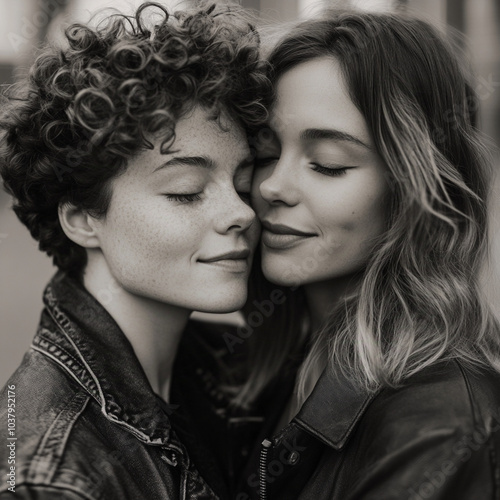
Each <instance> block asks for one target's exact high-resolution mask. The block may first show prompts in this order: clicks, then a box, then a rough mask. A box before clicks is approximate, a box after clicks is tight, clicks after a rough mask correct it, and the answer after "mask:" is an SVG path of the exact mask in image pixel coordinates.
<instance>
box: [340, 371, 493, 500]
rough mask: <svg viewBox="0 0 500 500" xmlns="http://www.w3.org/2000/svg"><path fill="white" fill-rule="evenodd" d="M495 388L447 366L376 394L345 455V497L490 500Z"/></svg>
mask: <svg viewBox="0 0 500 500" xmlns="http://www.w3.org/2000/svg"><path fill="white" fill-rule="evenodd" d="M499 387H500V377H499V376H498V374H495V373H494V372H491V371H489V370H474V371H473V370H470V369H468V368H466V367H464V366H463V365H461V364H460V363H457V362H456V361H453V362H447V363H440V364H439V365H436V366H434V367H430V368H427V369H425V370H423V371H422V372H421V373H418V374H417V375H415V376H413V377H411V378H410V379H408V380H407V383H406V384H405V385H404V386H402V387H399V388H397V389H388V388H386V389H383V390H382V391H380V392H379V393H378V394H377V395H376V396H375V397H374V399H373V400H372V402H371V403H370V404H369V406H368V407H367V409H366V411H365V413H364V415H363V416H362V417H361V419H360V420H359V422H358V425H357V428H356V430H355V432H354V433H353V434H352V436H351V440H350V442H349V444H348V445H347V448H346V453H347V456H346V463H349V464H350V467H348V468H347V469H346V470H349V471H350V472H349V474H352V475H353V477H351V481H352V484H356V487H355V488H354V490H355V491H354V493H353V496H352V498H363V499H365V498H366V499H372V498H373V499H375V498H388V499H389V498H391V499H392V498H403V496H402V495H403V493H404V494H405V495H406V496H407V497H408V498H419V496H418V495H420V494H421V495H424V493H420V492H421V491H431V490H432V492H433V495H434V496H432V498H436V499H438V498H439V499H445V498H456V499H457V500H458V499H462V498H463V499H465V498H467V499H468V498H492V496H491V495H492V491H493V490H494V489H495V488H496V486H495V485H496V484H497V479H496V478H497V477H500V469H499V465H498V464H499V460H498V459H499V457H500V423H499V422H500V415H499V411H500V394H499V393H500V391H499V390H498V389H499ZM472 478H473V479H472ZM390 491H391V492H393V493H391V494H389V493H388V492H390ZM382 492H384V493H382ZM415 492H419V493H418V495H417V493H415ZM377 495H380V496H377ZM391 495H392V496H391ZM414 495H416V496H414ZM422 497H423V498H430V496H422ZM349 498H351V497H350V496H349Z"/></svg>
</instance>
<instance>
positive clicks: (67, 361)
mask: <svg viewBox="0 0 500 500" xmlns="http://www.w3.org/2000/svg"><path fill="white" fill-rule="evenodd" d="M44 303H45V306H46V309H45V310H44V313H43V315H42V320H41V323H40V327H39V329H38V332H37V334H36V336H35V339H34V341H33V348H34V349H36V350H38V351H40V352H42V353H43V354H45V355H46V356H48V357H50V358H52V359H53V360H54V361H55V362H57V363H58V364H59V365H60V366H61V367H62V368H64V369H65V370H66V371H67V372H68V373H69V374H70V375H71V376H72V377H73V378H74V379H75V380H76V381H77V382H78V383H79V384H80V385H81V386H82V387H83V388H84V389H85V390H86V391H87V392H88V393H89V394H90V395H91V396H92V397H93V398H94V399H95V400H96V401H97V402H98V403H99V405H100V406H101V410H102V412H103V413H104V415H106V417H107V418H108V419H110V420H112V421H114V422H115V423H117V424H119V425H121V426H123V427H125V428H126V429H127V430H128V431H129V432H131V433H132V434H134V435H135V436H136V437H137V438H138V439H140V440H141V441H144V442H146V443H150V444H161V445H164V444H166V443H167V442H168V441H171V427H170V421H169V419H168V416H167V413H168V412H169V410H170V409H171V407H169V406H168V405H167V404H166V403H165V402H164V401H163V400H162V399H161V398H160V397H159V396H157V395H156V394H155V393H154V392H153V389H152V388H151V385H150V384H149V381H148V379H147V377H146V374H145V373H144V370H143V368H142V366H141V365H140V363H139V360H138V359H137V356H136V355H135V353H134V350H133V348H132V345H131V344H130V342H129V341H128V339H127V338H126V337H125V335H124V333H123V332H122V331H121V329H120V328H119V326H118V325H117V324H116V322H115V321H114V319H113V318H112V317H111V316H110V315H109V314H108V312H107V311H106V310H105V309H104V308H103V307H102V305H101V304H99V302H97V300H96V299H95V298H94V297H93V296H92V295H91V294H90V293H89V292H87V291H86V290H85V288H84V287H83V285H81V284H80V283H79V282H78V281H76V280H74V279H71V278H69V277H68V276H67V275H65V274H64V273H61V272H59V273H57V274H56V275H55V276H54V278H53V279H52V280H51V282H50V283H49V285H48V286H47V288H46V290H45V292H44ZM54 326H55V328H54Z"/></svg>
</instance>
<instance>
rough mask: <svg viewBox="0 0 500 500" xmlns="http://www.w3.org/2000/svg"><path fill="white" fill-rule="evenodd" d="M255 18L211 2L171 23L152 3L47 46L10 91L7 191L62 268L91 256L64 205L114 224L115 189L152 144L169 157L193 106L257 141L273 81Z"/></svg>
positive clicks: (79, 265) (5, 125)
mask: <svg viewBox="0 0 500 500" xmlns="http://www.w3.org/2000/svg"><path fill="white" fill-rule="evenodd" d="M250 21H251V19H250V18H249V17H248V16H247V14H246V13H245V12H244V11H243V10H242V9H241V8H240V7H239V6H237V5H234V4H228V3H225V4H215V3H213V2H212V3H210V2H205V1H203V2H199V3H198V4H197V7H195V8H192V9H189V10H185V11H179V12H175V13H172V14H171V13H169V12H168V11H167V9H166V8H165V7H164V6H162V5H160V4H157V3H154V2H146V3H144V4H142V5H141V6H140V7H139V8H138V9H137V11H136V12H135V14H134V15H132V16H127V15H124V14H121V13H113V14H111V15H108V16H107V17H106V18H105V19H104V20H102V21H101V22H99V23H97V24H96V26H95V27H91V25H90V24H88V25H83V24H74V25H72V26H70V27H69V28H68V29H66V31H65V35H66V42H65V44H64V47H54V46H46V47H44V48H43V49H42V50H41V53H40V55H39V57H38V58H37V59H36V61H35V63H34V64H33V66H32V68H31V70H30V73H29V76H28V77H27V78H26V79H24V80H23V81H21V82H19V83H17V84H15V85H12V86H11V87H10V88H8V89H7V91H6V92H4V94H3V96H2V101H1V112H0V172H1V175H2V178H3V181H4V186H5V188H6V190H7V191H8V192H9V193H10V194H12V195H13V198H14V205H13V208H14V211H15V212H16V214H17V216H18V217H19V219H20V220H21V221H22V222H23V223H24V224H25V225H26V226H27V227H28V229H29V230H30V232H31V235H32V236H33V238H35V239H36V240H38V242H39V248H40V249H41V250H43V251H45V252H47V254H48V255H50V256H52V257H53V261H54V263H55V264H56V265H57V266H58V267H59V268H61V269H63V270H65V271H67V272H69V273H73V274H79V273H81V271H82V270H83V268H84V267H85V264H86V253H85V250H84V249H83V248H82V247H80V246H78V245H76V244H75V243H73V242H72V241H71V240H70V239H69V238H67V237H66V236H65V234H64V232H63V231H62V228H61V226H60V224H59V220H58V207H59V206H60V205H61V204H64V203H71V204H73V205H74V206H76V207H78V208H82V209H85V210H87V211H88V212H89V213H91V214H92V215H94V216H97V217H98V216H104V215H105V213H106V210H107V207H108V205H109V201H110V197H111V192H110V189H109V186H110V180H111V179H113V178H114V177H116V176H117V175H119V174H120V172H122V171H123V170H124V169H125V168H126V165H127V160H128V159H129V158H131V157H133V156H134V155H136V154H138V153H140V151H142V150H144V149H145V148H152V147H153V145H152V142H151V140H152V138H155V139H160V140H161V147H162V151H166V150H168V147H169V145H170V144H171V143H172V142H173V140H174V139H175V124H176V122H177V120H179V118H180V117H182V116H183V115H184V114H185V113H187V112H188V111H189V110H190V109H192V107H193V106H195V105H201V106H202V107H204V108H206V109H207V110H208V111H209V112H210V113H211V115H212V116H213V117H214V119H217V118H218V117H220V115H221V113H223V112H225V113H228V114H229V115H230V116H231V117H232V118H233V119H234V120H235V121H236V122H238V123H240V124H241V125H242V126H243V127H244V128H245V129H246V130H247V131H248V132H251V131H252V130H254V129H255V128H256V127H258V126H259V124H260V123H262V121H263V120H264V119H265V117H266V110H265V108H264V107H263V105H262V103H261V97H260V96H259V93H258V91H257V90H258V89H259V88H260V86H261V84H262V79H263V78H264V72H263V70H262V62H261V61H260V60H259V37H258V34H257V32H256V30H255V29H254V27H253V25H252V24H251V22H250ZM94 24H95V23H94Z"/></svg>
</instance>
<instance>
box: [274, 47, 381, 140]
mask: <svg viewBox="0 0 500 500" xmlns="http://www.w3.org/2000/svg"><path fill="white" fill-rule="evenodd" d="M271 126H272V127H273V129H274V130H275V131H276V132H278V133H286V132H287V131H289V132H294V131H296V129H297V128H301V129H308V128H318V129H335V130H343V131H346V132H348V133H350V134H352V135H355V136H357V137H359V138H360V139H361V140H363V141H366V142H367V143H369V142H371V141H370V136H371V134H370V131H369V129H368V126H367V124H366V120H365V119H364V117H363V115H362V114H361V112H360V111H359V110H358V108H357V107H356V106H355V104H354V103H353V102H352V100H351V98H350V97H349V93H348V90H347V87H346V84H345V81H344V77H343V74H342V70H341V68H340V64H339V63H338V61H337V60H336V59H335V58H329V57H320V58H316V59H312V60H310V61H307V62H304V63H301V64H299V65H297V66H295V67H293V68H292V69H290V70H288V71H286V72H285V73H284V74H283V75H282V76H281V77H280V79H279V80H278V82H277V85H276V100H275V102H274V105H273V107H272V109H271Z"/></svg>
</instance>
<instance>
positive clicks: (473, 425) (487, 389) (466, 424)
mask: <svg viewBox="0 0 500 500" xmlns="http://www.w3.org/2000/svg"><path fill="white" fill-rule="evenodd" d="M499 388H500V374H498V373H495V372H494V371H492V370H488V369H483V368H477V369H471V368H469V367H467V366H465V365H463V364H462V363H460V362H458V361H448V362H441V363H438V364H436V365H434V366H431V367H428V368H426V369H424V370H422V371H421V372H419V373H417V374H416V375H414V376H412V377H410V378H409V379H408V380H407V381H406V382H405V383H404V385H402V386H401V387H399V388H396V389H392V388H386V389H383V390H382V391H381V392H380V393H379V394H378V395H377V396H376V397H375V399H374V400H373V403H372V404H371V405H370V407H369V410H368V411H367V414H368V413H369V415H370V416H371V417H373V418H375V419H376V420H381V421H383V422H380V423H385V424H390V423H391V422H397V421H400V420H401V419H404V420H405V421H406V422H409V423H410V422H415V425H418V426H419V427H422V426H425V425H432V426H434V427H438V426H443V427H448V428H455V429H457V430H461V431H462V432H472V431H473V430H475V429H477V428H478V427H481V428H485V427H488V425H491V420H492V419H495V420H497V421H499V420H500V390H499Z"/></svg>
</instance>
